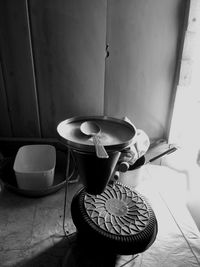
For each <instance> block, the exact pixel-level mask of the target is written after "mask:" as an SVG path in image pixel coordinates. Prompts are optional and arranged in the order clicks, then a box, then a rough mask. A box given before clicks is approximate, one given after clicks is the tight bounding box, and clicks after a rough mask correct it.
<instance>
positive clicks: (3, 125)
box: [0, 61, 12, 136]
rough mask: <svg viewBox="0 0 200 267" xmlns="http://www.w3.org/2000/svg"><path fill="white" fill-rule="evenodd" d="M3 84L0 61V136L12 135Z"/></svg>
mask: <svg viewBox="0 0 200 267" xmlns="http://www.w3.org/2000/svg"><path fill="white" fill-rule="evenodd" d="M5 90H6V89H5V84H4V78H3V72H2V65H1V61H0V136H12V131H11V124H10V117H9V111H8V105H7V98H6V91H5Z"/></svg>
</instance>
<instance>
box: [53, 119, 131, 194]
mask: <svg viewBox="0 0 200 267" xmlns="http://www.w3.org/2000/svg"><path fill="white" fill-rule="evenodd" d="M85 121H94V122H95V123H96V124H98V125H99V126H100V128H101V136H100V139H101V143H102V145H103V146H104V148H105V149H106V151H107V153H108V155H109V157H108V158H98V157H97V156H96V153H95V147H94V144H93V142H92V140H91V139H90V138H88V136H85V135H84V134H83V133H82V132H81V130H80V126H81V124H82V123H83V122H85ZM57 132H58V134H59V137H60V140H61V142H62V143H64V144H65V145H66V146H67V147H68V148H69V149H70V151H71V152H72V155H73V156H74V159H75V162H76V165H77V169H78V172H79V175H80V179H81V181H82V183H83V185H84V186H85V189H86V191H87V192H88V193H90V194H94V195H96V194H100V193H102V192H103V191H104V189H105V187H106V185H107V183H108V181H109V179H110V177H111V175H112V172H113V171H114V169H115V166H116V164H117V161H118V159H119V156H120V153H121V152H120V151H122V150H123V149H124V148H126V147H127V146H129V145H130V144H131V143H133V142H134V141H136V140H135V139H136V128H135V126H134V125H133V124H131V123H129V122H127V121H124V120H121V119H116V118H112V117H106V116H85V117H74V118H70V119H67V120H65V121H62V122H61V123H60V124H59V125H58V127H57Z"/></svg>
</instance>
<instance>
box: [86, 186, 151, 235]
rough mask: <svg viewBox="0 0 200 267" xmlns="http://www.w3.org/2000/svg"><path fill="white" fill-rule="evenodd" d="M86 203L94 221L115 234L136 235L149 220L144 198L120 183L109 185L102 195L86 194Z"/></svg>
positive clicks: (89, 214) (87, 210) (88, 212)
mask: <svg viewBox="0 0 200 267" xmlns="http://www.w3.org/2000/svg"><path fill="white" fill-rule="evenodd" d="M84 205H85V209H86V212H87V214H88V216H89V217H90V218H91V219H92V221H93V222H94V223H95V224H96V225H98V226H99V227H100V228H101V229H103V230H105V231H108V232H110V233H113V234H118V235H119V234H120V235H134V234H137V233H139V232H141V231H142V230H144V229H145V228H146V226H147V225H148V222H149V211H148V208H147V205H146V203H145V201H144V199H143V198H142V197H141V196H140V195H139V194H138V193H137V192H135V191H133V190H131V189H130V188H129V187H127V186H124V185H121V184H118V183H115V184H114V185H108V186H107V187H106V189H105V191H104V192H103V193H102V194H100V195H96V196H94V195H90V194H86V195H85V199H84Z"/></svg>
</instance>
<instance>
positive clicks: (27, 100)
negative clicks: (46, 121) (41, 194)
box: [0, 0, 40, 137]
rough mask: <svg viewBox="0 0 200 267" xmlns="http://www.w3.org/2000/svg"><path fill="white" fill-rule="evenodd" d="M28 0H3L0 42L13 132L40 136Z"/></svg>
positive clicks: (0, 4)
mask: <svg viewBox="0 0 200 267" xmlns="http://www.w3.org/2000/svg"><path fill="white" fill-rule="evenodd" d="M27 15H28V14H27V5H26V0H19V1H12V0H2V1H0V25H1V29H0V30H1V34H0V43H1V53H2V61H3V66H4V67H5V70H4V73H5V81H6V90H7V96H8V103H9V110H10V116H11V120H12V126H13V134H14V136H18V137H33V136H35V137H39V136H40V123H39V116H38V107H37V97H36V87H35V79H34V69H33V60H32V54H31V40H30V32H29V21H28V16H27Z"/></svg>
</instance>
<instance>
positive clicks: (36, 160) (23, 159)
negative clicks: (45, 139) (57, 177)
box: [13, 145, 56, 190]
mask: <svg viewBox="0 0 200 267" xmlns="http://www.w3.org/2000/svg"><path fill="white" fill-rule="evenodd" d="M55 165H56V150H55V148H54V146H51V145H27V146H23V147H21V148H20V149H19V150H18V152H17V155H16V157H15V162H14V166H13V169H14V171H15V175H16V180H17V184H18V187H19V188H21V189H25V190H41V189H44V188H47V187H49V186H51V185H52V184H53V181H54V172H55Z"/></svg>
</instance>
